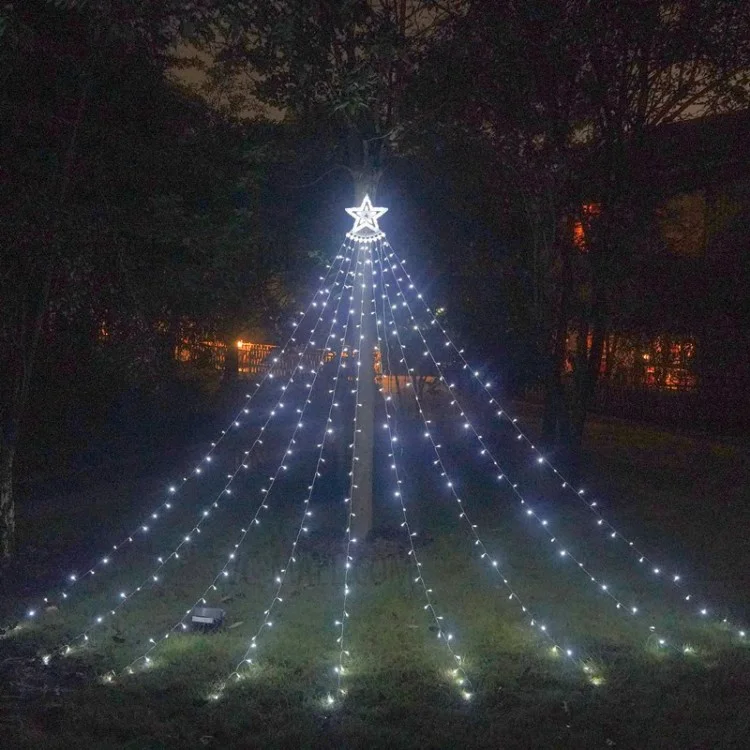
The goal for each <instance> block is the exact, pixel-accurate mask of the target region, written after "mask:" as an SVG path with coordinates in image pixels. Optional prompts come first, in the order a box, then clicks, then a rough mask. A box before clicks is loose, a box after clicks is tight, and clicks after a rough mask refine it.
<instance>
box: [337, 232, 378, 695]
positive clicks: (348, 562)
mask: <svg viewBox="0 0 750 750" xmlns="http://www.w3.org/2000/svg"><path fill="white" fill-rule="evenodd" d="M354 241H355V242H356V243H357V259H358V261H361V264H362V267H363V268H364V266H366V265H367V264H368V262H369V263H372V252H371V250H370V246H369V244H366V243H362V242H359V241H358V240H357V239H356V238H354ZM355 283H359V284H360V287H361V293H360V310H359V324H358V325H357V337H356V344H357V345H356V347H355V346H352V350H351V351H352V356H356V358H357V362H356V365H357V370H356V381H357V382H356V386H355V388H354V394H355V397H354V398H355V401H354V427H353V432H352V443H351V449H352V463H351V470H350V471H349V476H350V481H349V496H348V497H346V498H344V504H345V505H346V506H347V518H346V531H345V535H346V545H345V555H344V590H343V603H342V607H341V619H340V620H337V621H336V622H335V626H336V627H338V629H339V634H338V637H337V638H336V642H337V643H338V645H339V658H338V665H337V666H336V667H334V672H335V673H336V694H337V695H338V696H340V697H343V696H345V695H346V689H345V688H343V687H342V681H343V677H344V670H345V667H344V658H345V657H349V656H350V654H349V651H348V650H347V649H346V640H345V639H346V621H347V620H348V619H349V611H348V609H347V602H348V600H349V594H350V593H351V589H350V587H349V571H350V570H351V568H352V564H353V562H354V557H353V556H352V545H353V544H356V543H357V539H356V538H355V537H353V536H352V520H353V518H354V517H355V514H354V491H355V490H356V489H358V487H357V483H356V480H357V476H356V466H357V462H358V461H359V456H358V455H357V448H358V444H359V441H358V440H357V435H358V433H359V432H360V428H359V427H358V424H359V410H360V406H361V404H360V403H359V384H360V382H361V380H360V378H361V370H362V348H363V347H365V348H367V347H368V342H367V340H366V338H365V334H364V326H363V323H364V315H365V296H366V295H365V292H364V289H365V287H366V284H365V283H364V273H363V272H361V271H360V272H358V278H357V279H356V281H355ZM351 302H352V304H353V303H354V295H352V297H351ZM368 377H369V369H368ZM326 702H327V704H328V705H329V706H332V705H333V704H334V703H335V698H334V697H333V695H331V694H329V695H328V697H327V699H326Z"/></svg>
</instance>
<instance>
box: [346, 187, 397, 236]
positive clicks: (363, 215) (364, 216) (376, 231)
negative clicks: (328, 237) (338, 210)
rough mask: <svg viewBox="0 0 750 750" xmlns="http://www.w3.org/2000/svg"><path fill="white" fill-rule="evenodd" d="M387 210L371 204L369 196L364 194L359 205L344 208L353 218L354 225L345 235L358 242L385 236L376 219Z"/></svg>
mask: <svg viewBox="0 0 750 750" xmlns="http://www.w3.org/2000/svg"><path fill="white" fill-rule="evenodd" d="M387 210H388V209H387V208H378V207H376V206H373V205H372V201H371V200H370V196H369V195H366V196H365V199H364V200H363V201H362V205H361V206H355V207H353V208H347V209H346V213H348V214H349V216H351V217H352V218H353V219H354V226H353V227H352V229H351V231H350V232H348V233H347V235H346V236H347V237H349V238H350V239H355V240H359V241H360V242H372V241H374V240H377V239H381V238H383V237H385V235H384V234H383V233H382V232H381V231H380V227H379V226H378V219H379V218H380V217H381V216H382V215H383V214H384V213H385V212H386V211H387Z"/></svg>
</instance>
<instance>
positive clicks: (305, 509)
mask: <svg viewBox="0 0 750 750" xmlns="http://www.w3.org/2000/svg"><path fill="white" fill-rule="evenodd" d="M350 321H351V309H350V310H349V314H348V315H347V319H346V324H345V326H344V331H343V334H342V336H341V347H340V350H339V355H338V365H337V367H336V374H335V376H334V380H333V385H332V386H331V388H330V393H331V402H330V404H329V406H328V414H327V417H326V420H325V423H324V425H323V435H322V437H321V441H320V443H319V444H318V446H317V447H318V457H317V461H316V464H315V470H314V472H313V476H312V480H311V481H310V483H309V484H308V486H307V496H306V497H305V499H304V501H303V504H302V516H301V518H300V522H299V526H298V527H297V533H296V535H295V537H294V541H293V542H292V545H291V549H290V551H289V555H288V557H287V560H286V565H284V567H282V568H281V570H280V571H279V573H278V575H277V576H276V577H275V578H274V583H275V590H274V593H273V596H272V598H271V601H270V602H269V604H268V606H267V607H266V609H265V610H264V612H263V621H262V622H261V624H260V626H259V627H258V629H257V630H256V632H255V635H253V636H252V637H251V639H250V643H249V645H248V647H247V649H246V650H245V653H244V654H243V655H242V658H241V659H240V660H239V661H238V662H237V664H236V665H235V667H234V669H233V670H232V672H231V673H230V674H229V676H228V677H227V678H226V679H225V680H223V681H222V683H221V684H220V685H219V687H218V689H217V690H216V691H215V692H214V693H213V694H212V695H211V698H212V699H213V700H218V699H219V698H220V697H221V696H222V694H223V692H224V690H225V688H226V686H227V684H228V682H229V681H230V680H232V679H234V680H240V679H242V670H243V668H247V667H248V666H249V665H251V664H253V658H252V656H253V654H255V653H257V651H256V649H257V648H258V642H259V639H260V637H261V635H262V633H263V631H264V630H265V629H267V628H270V627H271V625H272V621H271V618H272V617H273V616H274V611H275V610H276V606H277V604H281V603H282V602H283V599H282V598H281V593H282V590H283V587H284V584H285V582H286V580H287V575H288V573H289V571H290V570H291V568H292V566H293V565H295V564H296V562H297V554H298V553H297V547H298V545H299V541H300V539H301V538H302V535H303V534H304V533H307V531H308V523H309V521H308V520H307V519H308V518H310V517H311V516H312V511H311V510H310V507H311V501H312V495H313V492H314V490H315V485H316V483H317V480H318V479H319V478H320V476H321V468H322V464H323V463H325V459H324V458H323V454H324V451H325V448H326V445H327V443H328V438H329V436H330V435H333V434H334V432H335V428H334V426H333V425H334V419H333V413H334V409H336V408H338V406H339V403H338V402H337V400H336V394H337V392H338V388H339V381H340V378H341V370H342V367H344V368H345V365H344V353H346V352H347V351H348V349H347V347H346V343H345V342H346V337H347V333H348V331H349V324H350Z"/></svg>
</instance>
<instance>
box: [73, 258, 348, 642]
mask: <svg viewBox="0 0 750 750" xmlns="http://www.w3.org/2000/svg"><path fill="white" fill-rule="evenodd" d="M350 263H351V258H349V264H350ZM349 273H350V272H349V271H347V272H346V273H345V274H344V281H342V282H338V281H336V282H335V283H334V284H333V285H332V286H331V287H330V291H329V294H328V297H327V298H326V303H327V302H328V301H329V300H330V298H331V297H332V295H333V290H334V287H336V286H338V285H339V284H342V285H343V284H344V283H345V279H346V277H347V276H348V275H349ZM342 295H343V292H342ZM324 315H325V308H323V310H321V312H320V313H319V315H318V318H317V320H316V322H315V325H314V326H313V328H312V330H311V331H310V336H309V338H308V341H307V343H306V344H305V347H304V349H303V354H304V353H305V352H306V351H307V349H308V348H309V347H310V346H311V345H314V341H313V336H315V332H316V331H317V327H318V326H319V325H320V323H321V322H322V321H323V319H324ZM332 318H333V322H332V326H335V320H336V316H335V314H334V315H333V316H332ZM322 356H323V359H325V349H324V352H323V355H322ZM298 371H304V368H303V367H302V365H298V366H297V367H296V368H295V369H294V370H293V371H292V373H291V374H290V376H289V378H288V380H287V382H286V385H284V386H282V387H281V396H280V397H279V399H278V401H277V403H276V405H275V406H274V407H273V408H272V409H271V410H270V412H269V415H268V417H267V419H266V421H265V423H264V424H263V425H262V426H261V427H260V429H259V430H258V434H257V436H256V437H255V440H254V441H253V443H252V445H251V447H250V449H249V450H247V451H245V452H244V457H243V460H242V462H241V463H240V464H239V465H238V466H237V468H236V469H235V470H234V472H233V473H231V474H229V475H228V481H227V482H226V483H225V485H224V487H223V488H222V490H221V491H220V492H219V493H218V494H217V495H216V497H215V498H214V500H213V502H212V503H211V504H210V506H209V507H208V508H204V510H203V511H202V512H201V513H200V515H199V518H198V521H197V522H196V523H195V524H194V526H193V527H192V528H191V529H190V530H189V531H187V532H185V531H183V532H182V533H181V535H180V541H179V542H178V543H177V545H176V546H175V547H174V548H173V549H172V551H171V552H169V554H167V555H162V556H159V557H158V558H157V565H156V566H155V567H154V568H153V569H152V570H151V572H150V573H149V574H148V576H147V577H146V578H145V579H144V580H143V581H141V583H140V584H138V585H137V586H135V587H134V588H132V589H131V590H130V591H120V592H119V593H118V594H117V598H116V601H117V603H116V604H115V605H114V606H113V607H111V608H110V609H108V610H106V611H105V612H103V613H101V614H99V615H97V616H96V617H95V618H94V619H93V621H92V622H91V623H90V624H89V626H88V627H87V628H86V629H85V630H83V631H82V632H81V633H80V634H79V635H78V636H76V637H75V638H74V639H72V640H71V641H70V642H69V643H67V644H66V645H65V646H63V647H62V653H63V654H66V653H69V652H70V649H71V646H72V645H73V644H75V643H77V642H78V641H84V642H87V641H88V640H89V636H90V634H91V632H92V631H93V630H94V629H95V628H97V627H98V626H99V625H101V624H102V623H104V622H105V621H107V620H109V619H111V618H112V617H113V616H115V615H116V614H118V612H119V611H120V610H121V609H122V608H123V607H124V606H125V605H126V604H127V603H128V602H130V601H131V600H132V599H133V597H135V596H136V595H137V594H138V593H140V592H141V591H143V590H146V589H148V588H153V587H154V586H155V585H156V584H157V583H159V582H160V581H161V577H160V576H161V571H162V569H163V568H164V567H165V566H166V565H167V563H168V562H169V561H170V560H173V559H179V558H180V552H181V551H182V549H183V547H185V546H186V545H188V544H190V543H192V542H194V541H195V537H196V536H197V535H199V534H200V533H201V527H202V526H203V524H204V523H205V522H206V521H207V520H208V519H209V518H210V517H212V516H213V515H215V511H217V510H219V509H220V508H221V507H223V504H222V503H221V502H220V501H221V500H223V499H225V496H229V495H231V494H232V484H233V482H234V481H235V479H236V478H237V476H238V475H239V474H240V472H241V471H242V470H243V469H247V468H248V466H249V464H248V463H247V462H248V461H249V458H250V456H251V454H252V452H253V451H254V450H255V448H256V447H257V446H259V445H262V444H263V439H262V437H263V435H265V431H266V429H267V427H268V425H269V423H270V422H271V420H272V419H273V418H274V417H275V416H277V412H278V411H280V410H281V408H282V407H283V406H284V399H285V398H286V394H287V393H288V388H289V386H290V384H291V383H292V382H294V378H295V375H298V374H299V372H298ZM303 399H308V401H307V402H309V395H308V394H307V391H305V393H304V395H303ZM298 411H300V410H299V409H298ZM209 508H210V510H209ZM146 530H148V529H146ZM113 598H114V595H113Z"/></svg>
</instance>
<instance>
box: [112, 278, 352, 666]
mask: <svg viewBox="0 0 750 750" xmlns="http://www.w3.org/2000/svg"><path fill="white" fill-rule="evenodd" d="M345 297H346V295H345V294H344V293H343V292H342V294H341V295H340V296H339V311H340V308H341V302H342V300H344V299H345ZM338 314H339V313H338V312H337V313H336V314H335V315H334V317H333V320H332V322H331V329H330V331H329V333H328V337H327V339H326V343H325V346H324V347H323V352H324V353H323V355H322V356H321V359H320V362H319V364H318V367H317V368H316V369H314V370H311V373H314V375H313V379H312V382H311V383H310V384H309V388H308V394H307V398H306V399H305V402H304V405H303V407H302V409H301V413H300V414H299V416H298V419H297V422H296V424H295V427H294V430H293V432H292V436H291V438H290V439H289V442H288V444H287V446H286V448H285V450H284V452H283V454H282V457H281V461H280V463H279V465H278V467H277V468H276V471H275V472H274V474H273V475H272V476H271V477H270V478H269V479H270V482H269V485H268V487H266V488H263V489H262V490H261V495H262V499H261V502H260V503H259V504H258V506H257V508H256V510H255V513H254V514H253V516H252V518H251V519H250V522H249V523H247V524H246V525H245V526H244V527H242V528H241V534H240V536H239V538H238V541H237V542H236V543H235V545H234V547H233V549H232V550H231V551H230V552H229V555H228V557H227V561H226V562H225V563H224V565H223V566H222V568H221V569H220V570H219V572H218V573H217V574H216V575H215V576H214V578H213V580H212V581H211V583H210V584H209V585H208V586H206V588H205V589H204V591H203V593H202V594H201V595H200V596H199V597H198V598H197V599H196V600H195V602H193V604H192V605H191V606H190V607H189V608H188V609H187V610H186V611H185V614H184V615H182V616H181V617H180V619H179V620H177V622H175V624H174V625H172V627H171V628H170V629H169V630H168V631H167V632H166V633H165V634H164V635H163V636H162V637H161V638H158V639H157V638H153V637H152V638H149V643H150V644H151V645H150V646H149V648H148V649H147V650H146V651H145V652H144V653H143V654H141V655H140V656H138V657H136V658H135V659H133V660H132V661H131V662H130V663H129V664H128V665H126V666H125V667H124V669H123V670H121V672H127V673H128V674H133V671H134V667H135V665H136V664H138V663H139V662H141V661H142V662H143V663H144V665H145V666H146V667H148V666H150V665H151V663H152V660H151V653H152V652H153V651H154V649H156V648H157V647H158V646H159V645H161V644H162V643H164V642H165V641H166V640H168V639H169V637H170V636H171V635H172V634H173V633H174V632H176V631H178V630H180V629H181V630H186V629H187V625H186V624H185V619H186V617H188V616H189V614H190V612H191V611H192V610H193V609H194V608H195V607H197V606H198V605H199V604H205V603H206V597H207V596H209V595H210V593H211V592H212V591H216V590H218V587H217V583H219V582H220V581H222V580H224V579H225V578H228V577H229V570H228V569H229V567H230V566H231V565H232V564H233V563H234V560H235V558H236V555H237V552H238V550H239V549H240V547H241V546H242V544H243V543H244V541H245V540H246V538H247V536H248V534H249V532H250V529H252V528H254V527H256V526H259V525H260V520H259V516H260V513H261V511H262V510H267V509H268V507H269V506H268V498H269V496H270V495H271V493H272V491H273V488H274V486H275V485H276V481H277V479H278V478H279V476H280V475H281V473H282V472H284V471H286V470H287V469H288V465H287V461H288V460H289V458H288V457H289V455H291V454H292V453H293V450H292V446H294V445H296V439H297V435H298V433H299V431H300V430H301V429H302V427H303V424H304V423H303V421H302V420H303V419H304V416H305V412H306V410H307V407H308V406H309V405H310V404H311V403H312V398H311V397H312V395H313V393H314V388H315V384H316V381H317V379H318V376H319V375H320V373H321V371H322V370H323V367H324V366H325V364H326V357H325V352H326V351H329V349H330V342H331V339H332V338H333V337H334V334H335V332H336V326H337V325H338V323H337V320H338Z"/></svg>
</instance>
